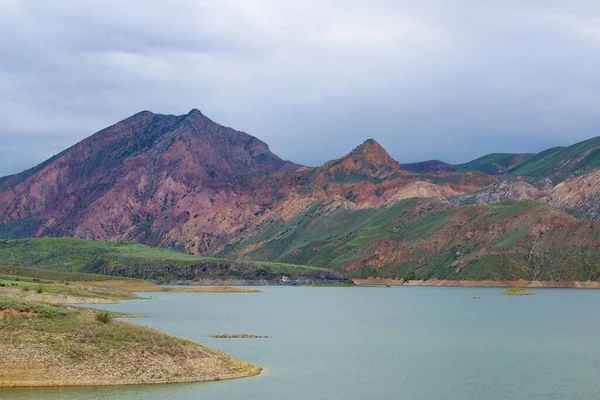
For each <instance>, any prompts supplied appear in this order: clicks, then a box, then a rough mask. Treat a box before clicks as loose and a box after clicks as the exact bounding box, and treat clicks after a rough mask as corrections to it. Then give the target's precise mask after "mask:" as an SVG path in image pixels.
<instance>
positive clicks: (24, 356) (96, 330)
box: [0, 269, 260, 387]
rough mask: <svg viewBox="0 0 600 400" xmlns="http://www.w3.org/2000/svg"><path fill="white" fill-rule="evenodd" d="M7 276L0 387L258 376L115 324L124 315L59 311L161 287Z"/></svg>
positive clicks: (186, 345)
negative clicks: (72, 305)
mask: <svg viewBox="0 0 600 400" xmlns="http://www.w3.org/2000/svg"><path fill="white" fill-rule="evenodd" d="M5 272H6V271H5ZM12 272H14V271H12ZM12 272H11V273H10V274H8V275H3V276H2V278H0V354H2V357H1V358H0V387H3V386H4V387H6V386H86V385H123V384H149V383H175V382H198V381H212V380H222V379H233V378H241V377H247V376H252V375H256V374H258V373H260V368H259V367H256V366H254V365H251V364H249V363H247V362H244V361H240V360H237V359H235V358H233V357H231V356H228V355H226V354H224V353H221V352H219V351H215V350H211V349H208V348H206V347H203V346H201V345H199V344H196V343H192V342H190V341H188V340H184V339H180V338H175V337H172V336H169V335H166V334H164V333H161V332H159V331H156V330H154V329H150V328H147V327H142V326H138V325H134V324H130V323H127V322H123V321H117V320H114V317H116V316H122V317H125V316H126V315H115V314H114V313H108V312H105V311H99V310H91V309H83V308H75V307H70V306H67V305H64V303H104V302H115V301H118V300H125V299H134V298H136V296H135V294H134V293H132V291H130V290H129V289H134V290H137V289H142V288H143V289H144V291H163V289H164V288H161V287H160V286H158V285H154V284H151V283H147V282H144V281H140V280H133V279H130V280H113V279H108V278H107V279H104V278H102V279H100V280H98V281H94V282H84V281H78V280H76V277H73V276H72V275H69V274H61V275H60V278H61V279H69V278H73V279H75V280H73V281H69V280H67V281H53V280H50V279H47V278H50V277H51V275H45V278H46V279H44V280H42V279H40V278H32V277H31V276H18V275H14V274H12ZM22 272H23V273H24V275H28V274H29V275H32V274H33V276H38V275H36V274H37V272H36V271H33V272H31V271H27V270H26V269H25V270H24V271H22ZM52 277H54V278H56V277H57V276H52ZM186 289H187V288H183V291H187V290H186ZM190 289H204V290H205V291H209V290H210V289H212V288H190ZM217 289H219V290H221V291H228V290H229V291H230V292H231V291H235V290H236V289H235V288H223V287H221V288H217ZM127 316H130V315H127Z"/></svg>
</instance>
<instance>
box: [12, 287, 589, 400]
mask: <svg viewBox="0 0 600 400" xmlns="http://www.w3.org/2000/svg"><path fill="white" fill-rule="evenodd" d="M261 290H263V293H258V294H221V293H197V294H187V293H152V294H151V295H152V296H154V297H157V299H152V300H136V301H128V302H124V303H122V304H116V305H108V306H107V305H103V306H101V308H105V309H109V310H113V311H122V312H134V313H139V314H143V315H145V316H147V318H144V319H136V320H132V321H134V322H136V323H139V324H143V325H148V326H151V327H154V328H157V329H160V330H162V331H164V332H167V333H169V334H172V335H176V336H181V337H185V338H188V339H191V340H193V341H196V342H199V343H202V344H205V345H207V346H209V347H213V348H217V349H220V350H223V351H225V352H227V353H229V354H231V355H233V356H236V357H238V358H241V359H245V360H248V361H251V362H252V363H254V364H256V365H260V366H261V367H263V368H265V371H264V373H263V374H262V375H261V376H258V377H254V378H248V379H240V380H233V381H222V382H214V383H196V384H176V385H157V386H137V387H136V386H131V387H109V388H71V389H68V388H67V389H60V388H59V389H48V388H41V389H1V390H0V397H1V398H2V399H3V400H7V399H53V400H55V399H86V400H100V399H102V400H104V399H127V400H133V399H140V400H142V399H143V400H149V399H205V400H229V399H250V400H251V399H261V400H271V399H273V400H279V399H285V400H307V399H323V400H349V399H357V400H358V399H361V400H363V399H369V400H379V399H382V400H383V399H386V400H387V399H406V400H437V399H439V400H466V399H473V400H482V399H498V400H500V399H502V400H505V399H528V400H531V399H544V400H547V399H561V400H563V399H597V398H598V396H599V394H598V393H600V346H599V343H600V318H599V317H598V306H599V305H600V291H599V290H575V289H534V290H533V291H534V293H535V295H534V296H502V295H501V294H500V293H501V292H502V291H503V289H500V288H438V287H392V288H368V287H351V288H346V287H340V288H333V287H332V288H323V287H264V288H261ZM471 295H477V296H482V297H483V298H481V299H469V296H471ZM219 333H251V334H266V335H269V338H268V339H213V338H211V337H210V335H213V334H219Z"/></svg>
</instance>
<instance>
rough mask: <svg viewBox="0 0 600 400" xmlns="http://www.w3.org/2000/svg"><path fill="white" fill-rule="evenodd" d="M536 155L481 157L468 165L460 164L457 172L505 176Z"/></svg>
mask: <svg viewBox="0 0 600 400" xmlns="http://www.w3.org/2000/svg"><path fill="white" fill-rule="evenodd" d="M534 156H535V154H532V153H523V154H509V153H494V154H488V155H486V156H483V157H480V158H478V159H476V160H473V161H470V162H468V163H464V164H459V165H457V166H456V170H457V171H459V172H468V171H480V172H485V173H486V174H490V175H496V174H503V173H506V172H507V171H509V170H510V169H512V168H515V167H516V166H518V165H521V164H523V163H524V162H527V160H529V159H531V158H532V157H534Z"/></svg>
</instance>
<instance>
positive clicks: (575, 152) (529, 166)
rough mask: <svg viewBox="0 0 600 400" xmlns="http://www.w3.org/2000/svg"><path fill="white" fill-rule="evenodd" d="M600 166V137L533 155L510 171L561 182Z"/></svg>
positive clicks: (520, 174) (512, 173)
mask: <svg viewBox="0 0 600 400" xmlns="http://www.w3.org/2000/svg"><path fill="white" fill-rule="evenodd" d="M599 167H600V137H596V138H593V139H589V140H586V141H583V142H580V143H577V144H574V145H572V146H569V147H555V148H552V149H549V150H547V151H545V152H542V153H540V154H538V155H537V156H535V157H532V158H531V159H529V160H528V161H527V162H525V163H523V164H521V165H520V166H518V167H517V168H515V169H513V170H511V171H510V175H511V176H525V177H529V178H531V179H542V178H548V179H550V180H551V181H552V182H553V183H555V184H557V183H560V182H562V181H564V180H566V179H568V178H571V177H575V176H579V175H583V174H586V173H589V172H592V171H593V170H595V169H597V168H599Z"/></svg>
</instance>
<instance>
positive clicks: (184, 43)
mask: <svg viewBox="0 0 600 400" xmlns="http://www.w3.org/2000/svg"><path fill="white" fill-rule="evenodd" d="M599 71H600V2H599V1H598V0H585V1H583V0H582V1H578V0H569V1H565V0H560V1H558V0H557V1H554V0H535V1H522V0H503V1H481V0H453V1H447V0H419V1H403V0H369V1H364V0H360V1H354V0H302V1H282V0H171V1H165V0H128V1H123V0H98V1H92V0H72V1H71V0H53V1H48V0H0V119H1V121H0V122H1V123H0V175H4V174H9V173H14V172H18V171H20V170H22V169H24V168H27V167H31V166H33V165H35V164H37V163H39V162H41V161H43V160H44V159H46V158H48V157H50V156H52V155H53V154H55V153H58V152H59V151H61V150H63V149H64V148H66V147H68V146H70V145H72V144H74V143H76V142H77V141H79V140H81V139H83V138H85V137H87V136H89V135H90V134H92V133H94V132H96V131H98V130H100V129H102V128H104V127H106V126H108V125H111V124H113V123H116V122H117V121H119V120H121V119H123V118H126V117H128V116H129V115H131V114H134V113H136V112H138V111H141V110H145V109H147V110H150V111H153V112H155V113H165V114H183V113H187V112H188V111H189V110H190V109H192V108H198V109H200V110H201V111H202V112H203V113H204V114H205V115H207V116H208V117H210V118H211V119H213V120H215V121H216V122H219V123H221V124H223V125H227V126H231V127H233V128H235V129H238V130H243V131H245V132H248V133H250V134H252V135H254V136H257V137H258V138H260V139H262V140H264V141H265V142H267V143H268V144H269V145H270V147H271V149H272V150H273V151H274V152H275V153H277V154H278V155H280V156H281V157H283V158H286V159H291V160H293V161H296V162H298V163H303V164H308V165H317V164H320V163H323V162H324V161H326V160H329V159H332V158H337V157H340V156H342V155H344V154H345V153H347V152H348V151H350V150H351V149H352V148H353V147H355V146H356V145H358V144H359V143H361V142H362V141H364V140H365V139H367V138H371V137H372V138H374V139H376V140H377V141H379V142H380V143H381V144H382V145H383V146H384V147H385V148H386V149H387V150H388V151H389V152H390V154H391V155H392V156H393V157H395V158H396V159H398V160H399V161H401V162H412V161H420V160H427V159H441V160H444V161H448V162H454V163H458V162H464V161H468V160H470V159H473V158H476V157H478V156H480V155H483V154H486V153H490V152H535V151H540V150H543V149H545V148H547V147H551V146H554V145H564V144H570V143H573V142H576V141H579V140H583V139H586V138H589V137H593V136H598V135H600V129H599V128H600V73H599Z"/></svg>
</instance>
